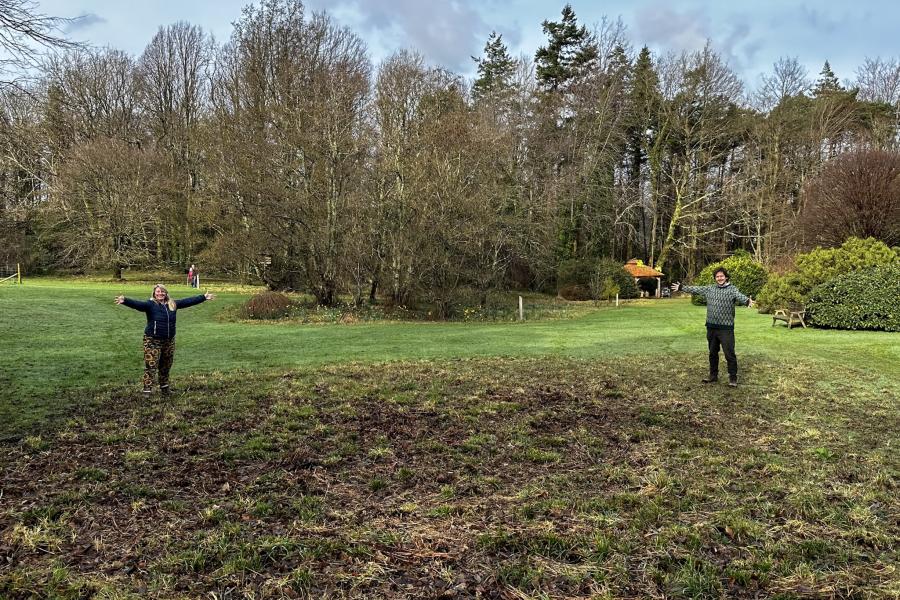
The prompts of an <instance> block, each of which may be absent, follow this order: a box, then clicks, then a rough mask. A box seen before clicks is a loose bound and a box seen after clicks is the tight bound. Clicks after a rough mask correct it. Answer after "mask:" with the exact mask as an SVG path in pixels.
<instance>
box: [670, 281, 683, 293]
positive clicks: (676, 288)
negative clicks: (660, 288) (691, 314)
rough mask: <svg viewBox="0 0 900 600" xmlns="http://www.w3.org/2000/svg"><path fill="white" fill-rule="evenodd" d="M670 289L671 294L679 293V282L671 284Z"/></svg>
mask: <svg viewBox="0 0 900 600" xmlns="http://www.w3.org/2000/svg"><path fill="white" fill-rule="evenodd" d="M671 288H672V291H673V292H680V291H681V282H680V281H676V282H675V283H673V284H672V285H671Z"/></svg>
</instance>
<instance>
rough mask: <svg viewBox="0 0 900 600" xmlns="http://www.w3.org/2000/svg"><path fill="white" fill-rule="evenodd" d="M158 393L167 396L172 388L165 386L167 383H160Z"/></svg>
mask: <svg viewBox="0 0 900 600" xmlns="http://www.w3.org/2000/svg"><path fill="white" fill-rule="evenodd" d="M159 393H160V394H162V395H163V396H168V395H169V394H171V393H172V390H170V389H169V386H167V385H161V386H159Z"/></svg>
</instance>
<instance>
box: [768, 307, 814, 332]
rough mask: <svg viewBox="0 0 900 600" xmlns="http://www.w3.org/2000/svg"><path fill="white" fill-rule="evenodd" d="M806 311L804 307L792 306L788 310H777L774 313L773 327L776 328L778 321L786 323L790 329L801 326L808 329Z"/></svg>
mask: <svg viewBox="0 0 900 600" xmlns="http://www.w3.org/2000/svg"><path fill="white" fill-rule="evenodd" d="M805 317H806V309H805V308H804V307H802V306H790V307H788V308H777V309H775V312H774V313H772V327H775V322H776V321H784V322H785V324H786V325H787V326H788V329H790V328H792V327H793V326H794V325H797V324H800V325H803V327H804V328H805V327H806V320H805Z"/></svg>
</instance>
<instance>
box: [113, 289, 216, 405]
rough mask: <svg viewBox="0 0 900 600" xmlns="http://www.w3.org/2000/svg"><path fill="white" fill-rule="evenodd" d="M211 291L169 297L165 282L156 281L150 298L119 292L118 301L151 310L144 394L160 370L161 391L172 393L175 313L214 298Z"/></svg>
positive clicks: (146, 332) (147, 392)
mask: <svg viewBox="0 0 900 600" xmlns="http://www.w3.org/2000/svg"><path fill="white" fill-rule="evenodd" d="M214 299H215V296H213V295H212V294H210V293H209V292H207V293H205V294H200V295H197V296H191V297H190V298H182V299H181V300H173V299H171V298H169V291H168V290H167V289H166V286H164V285H162V284H161V283H158V284H156V286H154V288H153V293H152V294H151V295H150V299H149V300H147V301H141V300H132V299H131V298H126V297H125V296H116V304H124V305H125V306H127V307H128V308H133V309H134V310H139V311H141V312H143V313H146V314H147V327H145V328H144V379H143V382H144V397H145V398H149V397H150V393H151V392H152V391H153V380H154V379H155V378H156V374H157V373H159V391H160V393H162V394H163V395H164V396H167V395H168V394H169V371H170V370H171V368H172V361H173V360H174V359H175V317H176V314H177V311H178V309H179V308H187V307H189V306H194V305H195V304H200V303H201V302H206V301H207V300H214Z"/></svg>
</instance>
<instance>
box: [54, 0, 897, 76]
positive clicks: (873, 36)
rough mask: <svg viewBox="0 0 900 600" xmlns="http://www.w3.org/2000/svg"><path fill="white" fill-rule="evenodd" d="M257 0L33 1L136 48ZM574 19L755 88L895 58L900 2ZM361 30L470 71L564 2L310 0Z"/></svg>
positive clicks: (371, 43) (624, 6) (216, 21)
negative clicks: (793, 61)
mask: <svg viewBox="0 0 900 600" xmlns="http://www.w3.org/2000/svg"><path fill="white" fill-rule="evenodd" d="M250 3H251V2H250V0H132V1H131V2H126V1H123V0H38V4H39V10H40V11H41V12H43V13H45V14H48V15H53V16H60V17H78V16H81V17H82V18H81V19H80V20H79V21H78V22H76V23H74V24H72V25H70V26H69V31H68V32H67V35H68V36H69V37H71V38H73V39H75V40H79V41H84V42H87V43H89V44H92V45H95V46H100V47H102V46H110V47H113V48H117V49H120V50H124V51H126V52H129V53H131V54H134V55H139V54H140V53H141V52H142V51H143V49H144V47H145V46H146V45H147V43H148V42H149V41H150V40H151V38H152V37H153V35H154V34H155V33H156V31H157V29H158V28H159V27H160V26H165V25H169V24H172V23H175V22H177V21H187V22H188V23H191V24H192V25H199V26H201V27H202V28H203V29H204V30H206V31H207V32H210V33H212V34H213V35H214V36H215V38H216V40H217V41H219V42H224V41H227V40H228V38H229V37H230V35H231V31H232V23H233V22H234V21H237V20H238V19H240V16H241V8H242V7H243V6H245V5H247V4H250ZM569 4H571V6H572V8H573V10H574V11H575V14H576V16H577V17H578V21H579V23H582V24H585V25H587V26H588V27H591V26H592V25H594V24H597V23H599V22H600V21H601V20H602V19H603V18H604V17H606V18H608V19H612V20H615V19H618V18H621V20H622V22H623V23H624V25H625V26H626V28H627V34H628V39H629V40H630V41H631V43H632V45H633V46H634V48H635V50H638V49H640V48H641V46H644V45H647V46H648V47H649V48H650V49H651V50H652V51H653V52H654V53H655V54H657V55H658V54H660V53H664V52H668V51H675V52H680V51H682V50H685V51H693V50H698V49H700V48H702V47H703V46H704V44H705V43H706V41H707V40H709V41H710V42H711V43H712V46H713V48H714V49H715V50H716V51H717V52H718V53H719V54H720V55H721V56H723V57H724V58H725V59H726V60H727V61H728V63H729V65H730V66H731V67H732V69H734V71H735V72H736V73H737V74H738V75H739V76H740V77H741V78H742V79H743V81H744V83H745V84H746V85H747V86H748V87H749V88H751V89H752V88H753V87H754V86H755V85H756V84H757V83H758V82H759V78H760V77H761V76H762V75H763V74H765V73H769V72H771V69H772V64H773V63H774V62H775V61H776V60H778V59H779V58H780V57H796V58H797V59H798V60H799V62H800V63H801V64H803V65H805V66H806V68H807V69H808V71H809V75H810V77H811V78H812V79H813V80H814V79H815V78H816V77H817V76H818V74H819V72H820V71H821V69H822V65H823V63H824V61H825V60H828V61H829V63H830V65H831V67H832V70H833V71H834V72H835V74H836V75H837V76H838V78H839V79H841V80H842V81H848V80H852V79H853V78H854V77H855V71H856V68H857V67H858V66H860V65H861V64H862V63H863V61H864V60H865V59H866V58H867V57H868V58H876V57H881V58H884V59H889V58H896V57H900V36H898V34H897V31H898V29H897V26H898V23H900V2H896V1H889V0H883V1H878V0H854V1H853V2H846V1H839V0H819V1H814V0H810V1H807V2H800V1H792V0H753V1H746V0H731V1H730V2H729V1H725V0H722V1H718V0H715V1H713V0H711V1H702V0H669V1H662V0H604V1H602V2H600V1H598V0H594V1H586V0H571V1H570V2H569ZM304 5H305V6H306V8H307V10H308V11H316V12H320V11H325V12H327V13H328V14H329V15H330V16H331V17H332V18H333V19H334V20H335V21H336V22H337V23H338V24H339V25H343V26H347V27H349V28H350V29H352V30H353V31H354V32H355V33H356V34H357V35H359V36H360V37H361V38H362V39H363V41H364V42H365V43H366V45H367V46H368V48H369V54H370V57H371V58H372V60H373V62H374V63H375V64H376V65H377V64H378V63H379V62H380V61H381V60H383V59H385V58H387V57H388V56H390V54H391V53H393V52H394V51H396V50H400V49H411V50H416V51H418V52H419V53H421V54H422V55H423V56H424V57H425V59H426V61H427V62H428V63H429V64H431V65H434V66H441V67H445V68H448V69H450V70H452V71H454V72H456V73H459V74H461V75H465V76H468V77H471V76H473V75H474V71H475V65H474V63H473V61H472V58H471V57H472V56H481V54H482V50H483V48H484V45H485V42H486V41H487V39H488V36H489V35H490V34H491V32H492V31H497V32H498V33H500V34H502V36H503V40H504V42H505V43H506V45H507V47H508V48H509V50H510V53H511V54H512V55H513V56H518V55H520V54H526V55H528V56H530V57H533V56H534V52H535V51H536V50H537V48H538V47H540V46H541V45H543V44H545V43H546V40H547V38H546V35H544V33H543V32H542V29H541V23H542V22H543V21H545V20H550V21H558V20H559V19H560V13H561V10H562V7H563V6H564V5H565V1H564V0H561V1H558V2H550V1H533V0H306V1H305V2H304Z"/></svg>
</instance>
